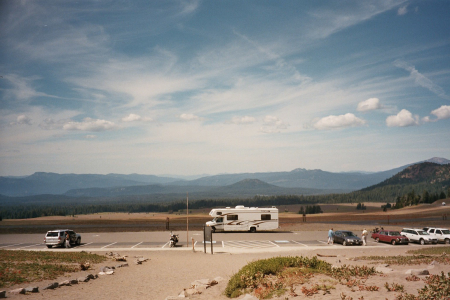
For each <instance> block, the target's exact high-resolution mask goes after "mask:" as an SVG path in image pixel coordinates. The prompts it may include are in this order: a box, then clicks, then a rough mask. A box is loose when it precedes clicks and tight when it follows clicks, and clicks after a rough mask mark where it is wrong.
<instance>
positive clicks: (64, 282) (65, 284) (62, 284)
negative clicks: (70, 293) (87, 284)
mask: <svg viewBox="0 0 450 300" xmlns="http://www.w3.org/2000/svg"><path fill="white" fill-rule="evenodd" d="M59 286H71V284H70V281H69V280H64V281H63V282H60V283H59Z"/></svg>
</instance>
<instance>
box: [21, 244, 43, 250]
mask: <svg viewBox="0 0 450 300" xmlns="http://www.w3.org/2000/svg"><path fill="white" fill-rule="evenodd" d="M37 245H42V244H33V245H28V246H23V247H19V248H15V249H14V250H18V249H23V248H28V247H33V246H37Z"/></svg>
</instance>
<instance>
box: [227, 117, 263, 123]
mask: <svg viewBox="0 0 450 300" xmlns="http://www.w3.org/2000/svg"><path fill="white" fill-rule="evenodd" d="M255 121H256V119H255V118H254V117H249V116H244V117H233V118H232V119H231V121H229V122H227V123H232V124H252V123H255Z"/></svg>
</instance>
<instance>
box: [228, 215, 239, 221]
mask: <svg viewBox="0 0 450 300" xmlns="http://www.w3.org/2000/svg"><path fill="white" fill-rule="evenodd" d="M227 220H228V221H237V220H238V215H228V216H227Z"/></svg>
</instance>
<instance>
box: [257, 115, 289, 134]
mask: <svg viewBox="0 0 450 300" xmlns="http://www.w3.org/2000/svg"><path fill="white" fill-rule="evenodd" d="M288 126H289V123H285V122H283V121H281V120H280V119H279V118H278V117H275V116H270V115H267V116H265V117H264V119H263V127H261V131H262V132H264V133H276V132H280V131H281V130H284V129H287V128H288Z"/></svg>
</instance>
